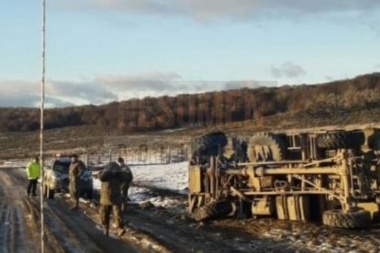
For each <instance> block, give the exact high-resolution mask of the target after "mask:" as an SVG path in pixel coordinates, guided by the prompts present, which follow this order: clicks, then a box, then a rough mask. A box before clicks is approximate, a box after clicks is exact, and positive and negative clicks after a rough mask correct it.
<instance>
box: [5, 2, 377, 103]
mask: <svg viewBox="0 0 380 253" xmlns="http://www.w3.org/2000/svg"><path fill="white" fill-rule="evenodd" d="M41 2H42V1H21V0H2V1H1V2H0V34H1V37H0V107H9V106H11V107H19V106H27V107H31V106H38V105H39V101H40V82H41V81H40V80H41V76H42V71H41V49H42V27H41V20H42V13H41V9H42V4H41ZM46 2H47V6H46V72H45V73H46V74H45V79H46V83H45V98H46V102H45V106H47V107H62V106H70V105H82V104H95V105H97V104H102V103H107V102H110V101H121V100H125V99H128V98H130V97H144V96H158V95H166V94H168V95H174V94H180V93H188V92H190V93H195V92H202V91H209V90H221V89H232V88H239V87H246V86H248V87H257V86H281V85H285V84H290V85H296V84H315V83H324V82H328V81H332V80H341V79H346V78H353V77H355V76H358V75H362V74H367V73H373V72H379V71H380V50H379V49H380V48H379V47H380V46H379V45H380V43H379V41H380V27H379V26H378V25H377V24H379V23H380V1H377V0H318V1H310V0H219V1H210V0H209V1H207V0H54V1H52V0H47V1H46Z"/></svg>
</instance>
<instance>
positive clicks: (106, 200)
mask: <svg viewBox="0 0 380 253" xmlns="http://www.w3.org/2000/svg"><path fill="white" fill-rule="evenodd" d="M99 180H100V182H101V185H100V218H101V222H102V225H103V233H104V234H105V235H108V231H109V225H110V216H111V211H113V217H114V219H115V220H116V222H117V227H118V230H117V234H118V236H121V235H123V234H124V233H125V229H124V224H123V216H122V213H121V204H122V196H121V192H120V189H121V185H122V184H123V183H125V182H127V181H128V175H127V174H126V173H125V172H124V171H122V170H121V167H120V166H119V165H118V164H117V163H116V162H110V163H108V164H107V165H106V166H105V167H104V169H103V170H102V171H101V172H100V173H99Z"/></svg>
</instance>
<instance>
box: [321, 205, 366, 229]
mask: <svg viewBox="0 0 380 253" xmlns="http://www.w3.org/2000/svg"><path fill="white" fill-rule="evenodd" d="M322 219H323V224H324V225H327V226H331V227H337V228H366V227H369V226H370V225H371V213H370V212H368V211H366V210H362V209H358V210H353V211H350V212H348V213H343V212H342V210H340V209H339V210H327V211H325V212H324V213H323V217H322Z"/></svg>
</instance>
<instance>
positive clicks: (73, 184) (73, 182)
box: [69, 154, 86, 210]
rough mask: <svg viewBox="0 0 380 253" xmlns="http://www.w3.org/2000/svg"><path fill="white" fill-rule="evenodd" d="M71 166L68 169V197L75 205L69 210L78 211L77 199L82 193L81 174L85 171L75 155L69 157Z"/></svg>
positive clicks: (83, 165) (84, 166)
mask: <svg viewBox="0 0 380 253" xmlns="http://www.w3.org/2000/svg"><path fill="white" fill-rule="evenodd" d="M71 159H72V160H71V164H70V167H69V190H70V196H71V197H72V198H73V200H74V202H75V204H74V206H73V207H72V208H71V209H73V210H78V209H79V197H80V196H81V194H82V192H83V188H84V185H83V182H82V180H80V177H81V175H82V173H84V171H85V170H86V165H85V164H84V163H83V162H82V161H81V160H79V159H78V155H77V154H73V155H72V156H71Z"/></svg>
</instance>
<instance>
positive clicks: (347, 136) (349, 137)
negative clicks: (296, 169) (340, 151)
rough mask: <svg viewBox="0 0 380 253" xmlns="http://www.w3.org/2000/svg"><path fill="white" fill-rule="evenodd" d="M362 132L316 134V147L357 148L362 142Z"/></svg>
mask: <svg viewBox="0 0 380 253" xmlns="http://www.w3.org/2000/svg"><path fill="white" fill-rule="evenodd" d="M364 139H365V137H364V134H363V133H361V132H357V133H349V132H341V133H324V134H318V135H317V139H316V141H317V147H319V148H326V149H336V148H358V147H360V145H362V144H363V143H364Z"/></svg>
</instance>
